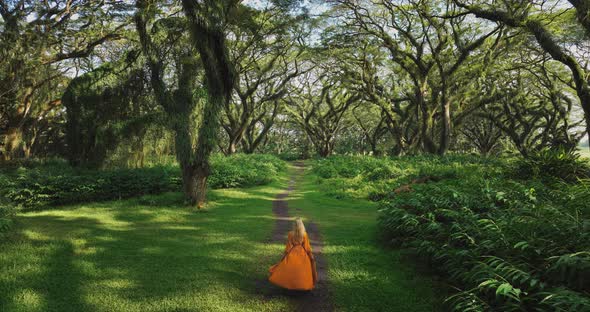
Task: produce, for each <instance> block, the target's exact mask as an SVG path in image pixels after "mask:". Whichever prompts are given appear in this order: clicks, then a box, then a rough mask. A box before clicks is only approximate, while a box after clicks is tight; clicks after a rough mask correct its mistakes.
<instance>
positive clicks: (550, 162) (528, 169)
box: [516, 149, 590, 182]
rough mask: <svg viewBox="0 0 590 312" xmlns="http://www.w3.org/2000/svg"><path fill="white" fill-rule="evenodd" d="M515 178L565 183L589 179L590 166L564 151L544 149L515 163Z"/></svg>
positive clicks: (572, 153) (576, 155) (577, 155)
mask: <svg viewBox="0 0 590 312" xmlns="http://www.w3.org/2000/svg"><path fill="white" fill-rule="evenodd" d="M516 176H517V177H520V178H521V179H530V178H544V179H548V178H549V179H551V178H557V179H559V180H563V181H566V182H575V181H577V180H578V179H584V178H590V165H589V164H588V162H587V161H586V160H582V159H580V155H579V154H577V153H575V152H573V151H567V150H564V149H557V150H551V149H544V150H542V151H540V152H538V153H534V154H532V155H529V157H527V158H524V159H521V160H520V161H519V162H518V163H517V168H516Z"/></svg>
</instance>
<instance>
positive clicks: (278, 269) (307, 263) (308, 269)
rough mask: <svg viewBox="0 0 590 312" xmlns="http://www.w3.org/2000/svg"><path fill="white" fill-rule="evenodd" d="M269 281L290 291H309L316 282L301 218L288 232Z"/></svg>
mask: <svg viewBox="0 0 590 312" xmlns="http://www.w3.org/2000/svg"><path fill="white" fill-rule="evenodd" d="M269 271H270V277H269V279H268V280H269V281H270V282H271V283H273V284H275V285H277V286H280V287H283V288H287V289H292V290H311V289H313V287H314V286H315V283H316V281H317V272H316V268H315V260H314V258H313V254H312V252H311V246H310V244H309V238H308V237H307V232H305V226H304V225H303V221H301V218H297V219H296V220H295V223H294V224H293V231H290V232H289V236H288V239H287V246H286V247H285V254H284V255H283V259H281V261H280V262H279V263H277V264H275V265H273V266H272V267H271V268H270V270H269Z"/></svg>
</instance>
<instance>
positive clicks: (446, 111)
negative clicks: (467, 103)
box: [438, 101, 451, 155]
mask: <svg viewBox="0 0 590 312" xmlns="http://www.w3.org/2000/svg"><path fill="white" fill-rule="evenodd" d="M442 109H443V116H442V117H443V118H442V123H443V124H442V131H441V134H440V146H439V147H438V154H439V155H444V154H445V153H446V152H447V151H448V150H449V145H450V142H451V103H450V102H449V101H444V102H443V105H442Z"/></svg>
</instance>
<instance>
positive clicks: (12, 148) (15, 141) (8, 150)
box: [3, 127, 23, 160]
mask: <svg viewBox="0 0 590 312" xmlns="http://www.w3.org/2000/svg"><path fill="white" fill-rule="evenodd" d="M22 140H23V131H22V129H21V128H18V127H12V128H9V129H8V131H6V137H5V138H4V155H3V157H4V160H11V159H14V158H18V157H19V147H20V146H21V144H22ZM21 151H22V150H21Z"/></svg>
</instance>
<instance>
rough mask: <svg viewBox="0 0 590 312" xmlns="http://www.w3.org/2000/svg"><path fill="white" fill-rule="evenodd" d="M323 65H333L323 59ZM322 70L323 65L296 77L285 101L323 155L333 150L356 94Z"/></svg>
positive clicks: (356, 97) (328, 154)
mask: <svg viewBox="0 0 590 312" xmlns="http://www.w3.org/2000/svg"><path fill="white" fill-rule="evenodd" d="M324 65H325V66H326V67H330V66H331V65H334V64H331V63H329V62H326V63H324ZM324 71H326V68H323V69H316V70H314V71H310V72H307V73H306V74H304V75H301V76H299V78H300V79H297V80H296V82H297V84H293V86H292V88H291V92H290V94H289V96H288V97H286V101H287V103H288V104H287V111H289V112H290V113H291V116H292V117H293V118H294V120H295V122H297V123H298V124H299V125H300V126H301V128H302V129H303V130H304V131H305V133H306V134H307V136H308V138H309V139H310V140H311V142H312V143H313V145H314V147H315V149H316V151H317V152H318V154H319V155H320V156H322V157H327V156H330V155H331V154H332V152H333V151H334V144H335V139H336V136H337V135H338V133H339V131H340V130H342V127H343V123H342V121H343V117H344V115H345V114H346V113H347V112H348V110H349V108H351V107H352V105H353V104H354V103H356V102H357V101H358V100H359V99H360V96H359V95H358V94H355V93H353V92H351V90H349V89H347V87H346V86H344V85H343V83H342V82H341V81H339V80H337V79H334V76H332V75H329V74H327V72H324Z"/></svg>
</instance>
